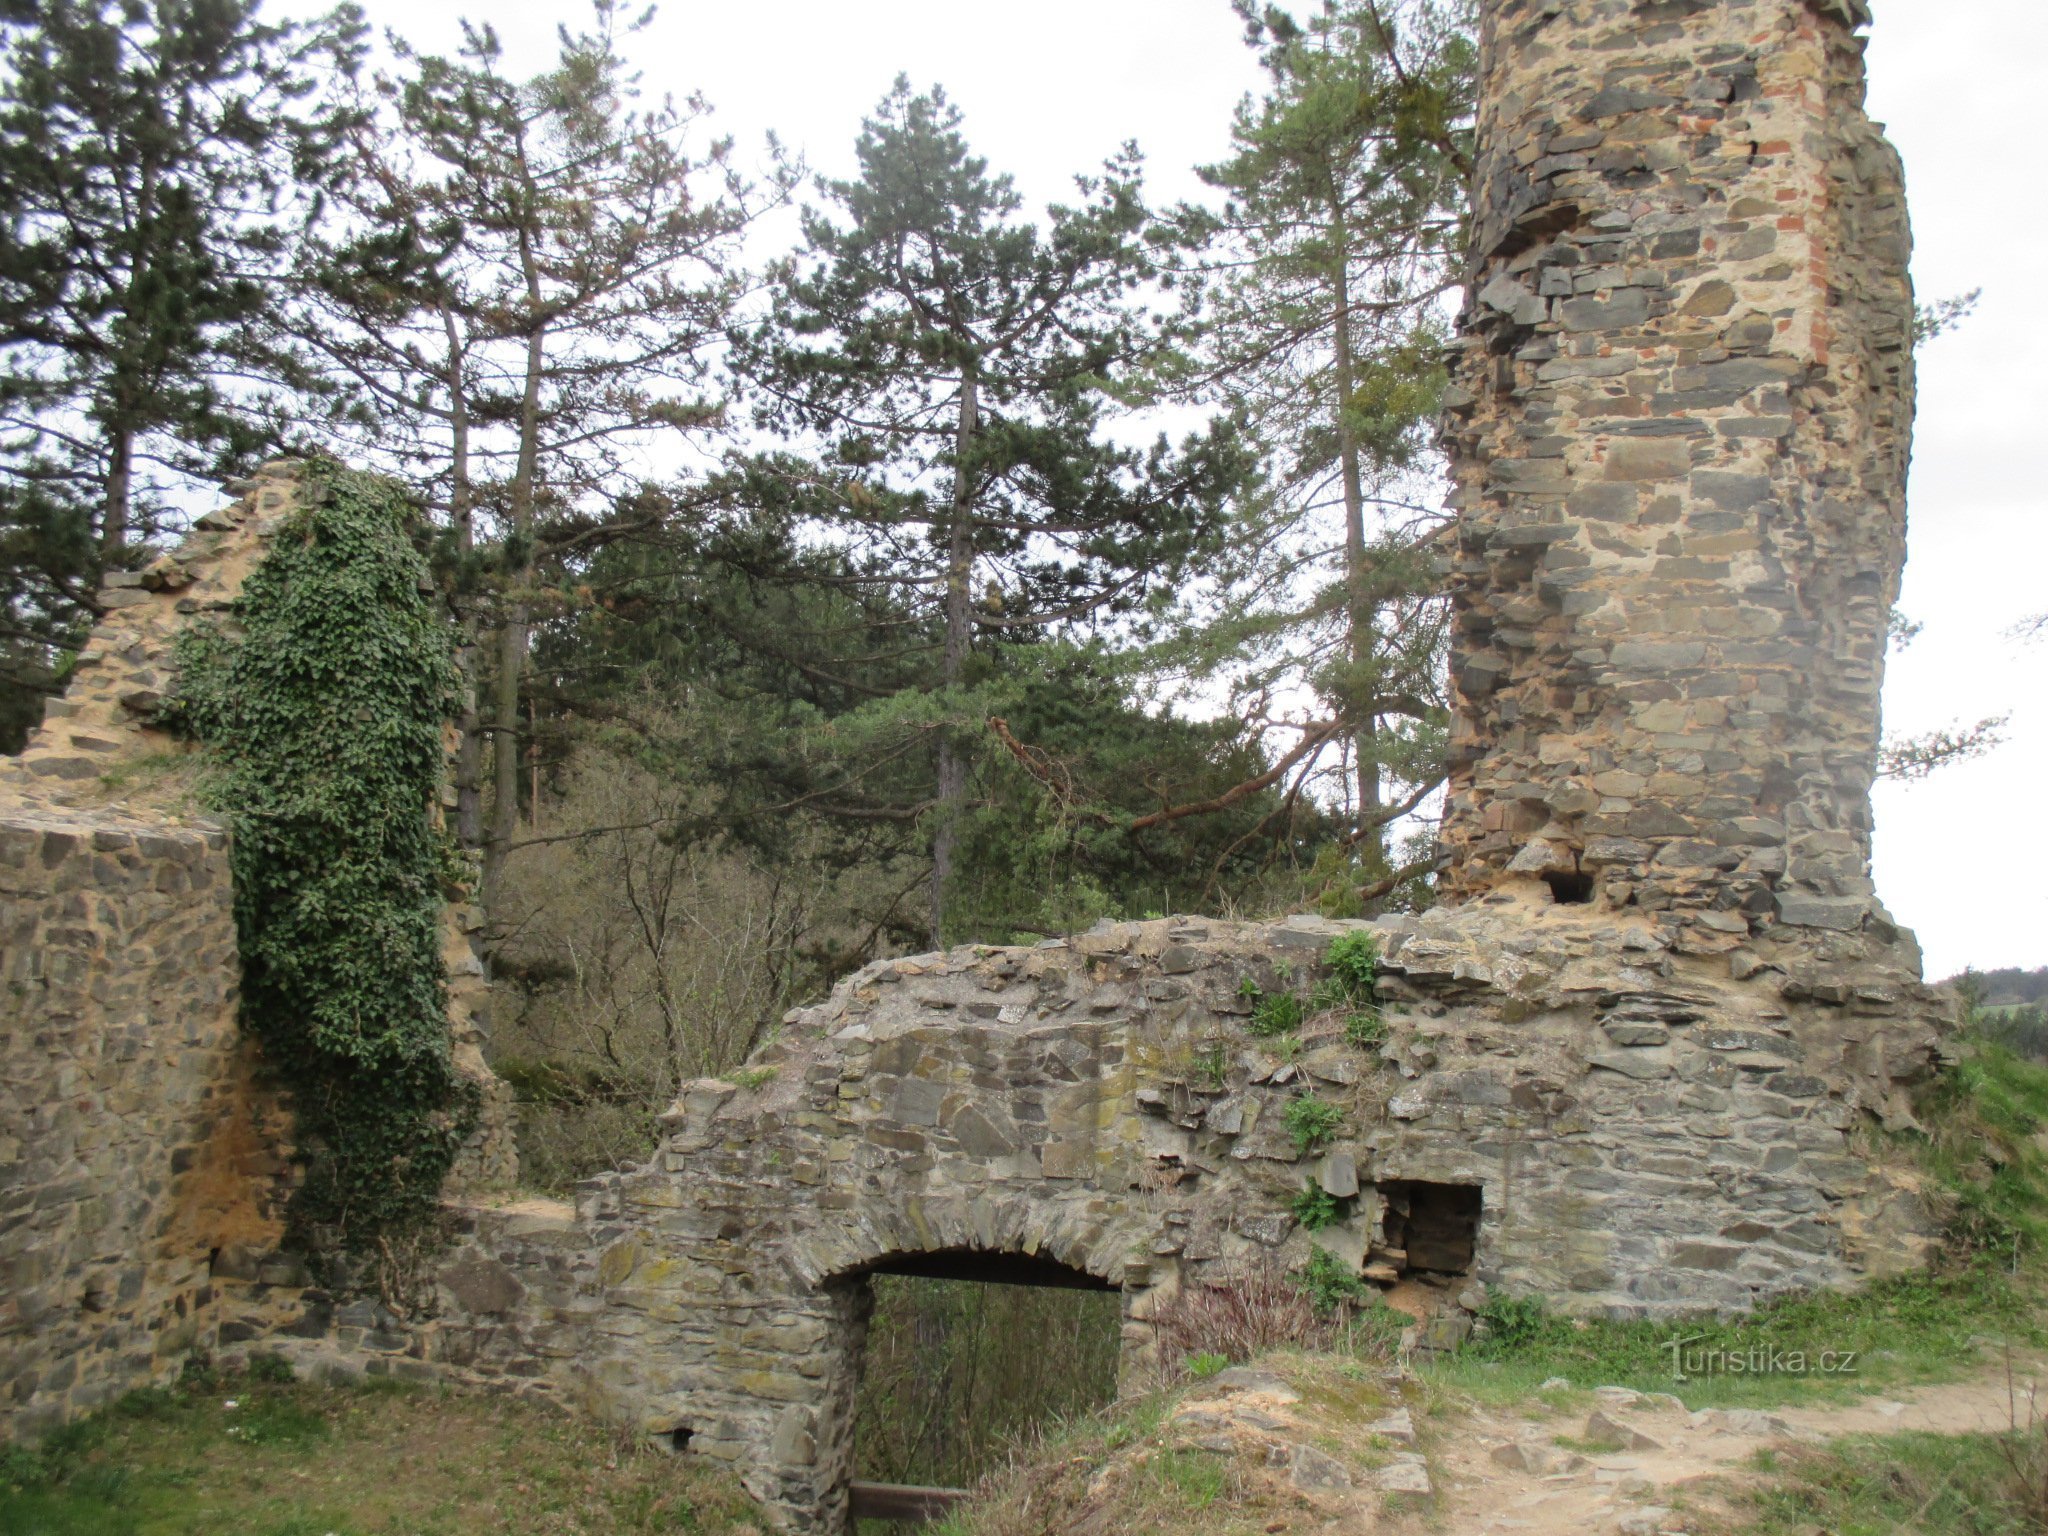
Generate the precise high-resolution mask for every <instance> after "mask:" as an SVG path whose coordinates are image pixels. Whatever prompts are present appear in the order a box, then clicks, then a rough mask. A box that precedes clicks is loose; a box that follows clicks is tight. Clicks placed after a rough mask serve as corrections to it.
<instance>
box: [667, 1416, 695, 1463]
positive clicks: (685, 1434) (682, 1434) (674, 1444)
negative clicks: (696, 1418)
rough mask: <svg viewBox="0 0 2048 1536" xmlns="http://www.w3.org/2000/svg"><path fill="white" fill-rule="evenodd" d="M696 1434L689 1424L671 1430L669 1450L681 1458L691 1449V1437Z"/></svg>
mask: <svg viewBox="0 0 2048 1536" xmlns="http://www.w3.org/2000/svg"><path fill="white" fill-rule="evenodd" d="M695 1433H696V1431H695V1430H693V1429H691V1428H690V1427H689V1426H688V1425H687V1424H685V1425H681V1426H679V1427H678V1428H675V1429H672V1430H670V1431H669V1432H668V1448H669V1449H670V1450H672V1451H674V1452H675V1453H676V1454H677V1455H678V1456H680V1455H681V1454H682V1453H683V1452H684V1451H687V1450H688V1449H689V1448H690V1436H691V1435H693V1434H695Z"/></svg>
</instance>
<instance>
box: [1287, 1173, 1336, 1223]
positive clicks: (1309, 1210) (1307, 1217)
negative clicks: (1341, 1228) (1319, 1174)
mask: <svg viewBox="0 0 2048 1536" xmlns="http://www.w3.org/2000/svg"><path fill="white" fill-rule="evenodd" d="M1289 1209H1290V1210H1291V1211H1292V1212H1293V1215H1294V1219H1295V1220H1296V1221H1298V1222H1300V1223H1301V1225H1302V1227H1303V1228H1304V1229H1305V1230H1307V1231H1310V1232H1320V1231H1322V1230H1323V1228H1325V1227H1332V1226H1335V1225H1336V1224H1337V1220H1338V1218H1339V1217H1340V1216H1342V1215H1343V1208H1342V1206H1341V1204H1340V1203H1339V1201H1338V1199H1337V1197H1336V1196H1335V1195H1333V1194H1331V1193H1330V1192H1329V1191H1328V1190H1327V1189H1324V1188H1323V1186H1322V1185H1320V1184H1318V1183H1316V1181H1315V1180H1314V1179H1310V1180H1309V1181H1308V1182H1307V1183H1306V1184H1304V1185H1302V1187H1301V1193H1300V1194H1298V1195H1296V1196H1295V1197H1294V1204H1293V1205H1292V1206H1290V1207H1289Z"/></svg>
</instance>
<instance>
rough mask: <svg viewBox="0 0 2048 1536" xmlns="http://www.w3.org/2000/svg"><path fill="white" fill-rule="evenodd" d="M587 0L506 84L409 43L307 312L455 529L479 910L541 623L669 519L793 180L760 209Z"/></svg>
mask: <svg viewBox="0 0 2048 1536" xmlns="http://www.w3.org/2000/svg"><path fill="white" fill-rule="evenodd" d="M593 9H594V13H595V14H594V23H593V26H592V29H591V30H589V31H587V32H580V33H572V32H569V31H568V30H566V29H564V31H563V33H562V42H561V53H560V56H559V58H558V59H557V61H556V63H555V64H554V65H553V67H551V68H550V69H548V70H546V71H544V72H543V73H541V74H540V75H538V76H536V77H535V78H533V79H531V80H525V81H521V80H514V79H511V78H509V77H507V76H506V75H505V74H504V73H503V72H502V69H501V67H500V66H501V53H502V51H501V47H500V44H499V41H498V38H497V36H496V34H495V33H494V32H493V30H492V29H491V28H490V27H488V26H476V25H468V24H466V25H465V31H464V46H463V48H462V50H461V52H460V54H459V55H458V56H457V57H455V58H453V59H449V58H441V57H434V56H419V55H415V54H414V53H413V52H412V51H411V50H409V49H407V48H406V47H405V46H404V45H403V44H402V43H397V44H395V47H396V49H397V51H398V53H399V56H400V61H401V65H402V72H401V74H400V75H398V76H397V77H386V78H384V79H382V80H380V81H379V82H377V85H378V90H379V92H380V93H381V95H382V96H383V98H384V99H385V101H386V102H387V103H388V104H389V105H388V110H387V111H385V112H384V113H381V114H377V115H374V116H373V115H371V114H369V113H366V114H365V119H364V124H363V127H362V128H361V130H360V131H359V132H358V133H357V135H356V136H355V137H354V139H353V141H352V148H353V156H354V158H353V162H352V170H353V174H352V177H351V180H350V182H349V184H348V186H347V189H346V204H347V207H348V209H349V212H350V215H351V217H350V221H349V232H348V237H347V238H345V239H337V240H335V241H333V242H331V243H330V244H329V245H328V246H327V247H326V248H325V249H324V250H323V251H322V252H321V255H320V260H319V262H318V263H317V265H316V267H315V268H314V270H313V272H312V277H313V287H314V289H315V291H316V293H317V298H318V302H317V303H316V304H315V305H313V306H311V307H310V308H309V309H308V310H307V311H306V313H305V314H304V315H303V316H302V320H301V328H302V330H303V332H304V334H305V335H306V336H307V338H308V339H309V341H312V342H314V343H315V344H317V345H318V346H319V347H320V348H321V350H322V351H323V353H324V354H325V356H326V357H327V358H328V359H329V361H330V363H331V364H332V365H333V366H334V367H335V368H337V369H338V370H340V371H341V372H342V373H344V374H345V375H346V376H347V377H348V379H349V380H351V381H352V383H353V385H354V386H355V393H354V394H353V396H352V399H351V414H352V418H353V420H354V422H355V424H356V425H357V427H358V428H360V429H362V436H361V439H360V442H361V449H362V453H363V456H364V457H367V458H370V459H372V460H382V461H383V462H387V463H392V464H393V465H394V467H396V468H398V469H399V470H400V471H401V472H403V473H406V474H407V475H409V476H411V477H413V478H415V479H417V480H420V481H422V482H423V483H424V484H425V485H426V486H427V487H428V489H429V491H430V494H431V496H432V498H433V499H434V500H435V501H436V502H437V503H438V504H439V505H440V506H441V507H442V509H443V510H444V512H445V515H446V519H447V526H448V529H449V534H450V542H451V544H452V545H453V546H454V548H453V556H454V560H453V564H454V566H455V569H456V571H457V573H458V574H457V599H458V602H459V603H460V604H461V605H462V606H463V607H464V609H465V611H466V613H467V615H468V616H469V617H470V618H471V619H472V620H473V621H474V622H475V623H476V625H477V627H478V629H479V631H480V635H481V641H482V648H483V649H484V650H486V651H487V652H488V653H489V655H488V668H489V673H490V678H489V690H490V691H489V698H488V700H487V701H486V700H476V701H475V702H473V704H472V706H471V708H470V709H469V710H468V712H467V714H466V718H465V720H464V721H463V726H464V729H463V734H462V746H461V753H460V757H459V760H458V765H457V777H458V794H459V802H460V803H459V806H458V812H457V827H458V832H459V835H460V836H461V837H462V839H463V841H464V842H465V843H466V844H468V845H469V846H472V847H477V846H481V847H482V849H483V852H484V905H485V909H486V913H487V914H488V913H489V912H490V911H491V910H492V905H493V903H492V897H493V894H494V892H495V890H496V887H497V883H498V877H499V874H500V872H501V870H502V866H503V861H504V858H505V856H506V854H507V852H508V851H509V850H510V848H511V845H512V843H513V841H514V839H515V837H516V835H517V831H518V817H519V808H520V804H521V789H520V781H521V772H520V770H521V764H522V757H523V749H524V747H525V746H526V745H527V738H528V730H527V726H526V724H525V722H526V721H529V720H530V719H531V705H532V700H531V696H530V692H529V689H528V677H527V658H528V650H529V645H530V639H531V634H532V630H533V627H534V625H535V624H536V623H540V622H544V621H545V620H546V619H547V618H548V617H549V616H550V615H551V614H555V613H559V612H561V611H563V608H564V606H565V604H566V605H573V604H574V602H576V601H577V599H576V598H575V597H574V596H573V595H571V594H572V591H573V588H574V585H575V582H576V572H577V569H578V566H579V564H580V563H582V562H585V561H587V560H588V559H589V558H590V557H591V555H592V554H593V553H594V552H595V551H597V550H598V549H600V548H602V547H603V546H604V545H606V544H607V543H608V542H610V541H612V540H614V539H618V538H622V537H628V536H632V537H644V536H647V535H648V534H649V533H650V531H651V530H652V529H653V528H654V527H655V526H656V525H658V524H660V523H661V522H662V521H663V520H664V519H672V518H674V517H676V516H678V515H680V509H679V508H678V505H677V503H676V499H675V498H673V497H669V498H663V497H657V496H642V495H639V494H637V493H638V491H639V489H640V487H641V484H642V482H643V479H644V478H645V477H646V476H647V475H648V474H649V472H650V470H651V469H652V468H653V467H654V466H655V465H657V464H665V463H668V462H672V461H673V460H674V459H675V458H676V457H678V456H680V455H679V452H678V450H677V447H676V445H677V444H678V443H682V444H687V443H690V442H696V441H699V440H701V438H702V437H703V435H704V434H705V433H707V432H710V431H712V430H714V429H716V428H717V426H718V425H719V424H720V422H721V419H722V411H723V405H722V402H721V400H720V399H719V398H718V394H717V390H716V388H715V381H714V380H712V378H711V377H710V373H711V368H710V352H709V344H710V343H711V342H713V341H714V340H717V339H719V338H721V337H722V335H723V332H724V329H725V326H726V324H727V322H728V320H729V318H730V314H731V308H732V305H733V303H734V301H735V300H736V298H737V297H738V295H739V293H740V285H741V277H740V274H739V271H738V269H737V266H736V258H737V254H738V248H739V242H740V239H741V237H742V234H743V232H744V230H745V228H746V226H747V225H748V223H749V221H750V220H751V219H752V218H753V217H755V216H756V214H758V212H759V211H760V209H761V206H762V204H763V203H764V202H765V201H772V200H773V199H774V198H775V197H777V196H779V195H780V192H781V191H782V189H783V183H782V182H781V181H780V180H778V179H771V185H770V187H769V191H768V194H767V197H766V198H757V197H756V195H755V194H754V192H753V189H752V188H750V187H749V186H748V184H747V183H746V182H745V180H744V179H743V178H742V177H741V176H740V175H739V174H738V173H737V172H736V171H735V170H734V168H733V167H732V165H731V161H730V155H731V141H730V140H728V139H722V138H708V139H706V138H704V136H703V135H702V133H701V129H702V126H703V120H704V118H705V117H706V115H707V114H708V112H709V108H708V107H707V106H706V105H705V103H704V102H703V101H702V100H700V99H698V98H695V97H692V98H690V99H688V100H686V101H684V102H681V103H676V102H674V101H671V100H667V99H664V100H662V101H660V102H658V103H654V104H652V105H647V106H643V105H641V104H639V102H638V100H637V86H636V79H637V77H636V76H635V75H634V74H633V72H632V70H631V68H630V66H629V64H628V63H627V61H626V59H625V57H624V50H625V49H626V48H627V47H628V46H630V44H629V40H630V38H631V37H632V36H633V35H634V34H635V33H637V32H638V31H639V30H640V29H641V28H643V27H645V26H646V25H647V23H648V22H649V21H650V20H651V18H652V14H653V13H652V11H651V10H650V11H648V12H645V13H643V14H642V15H640V16H639V17H638V18H637V19H632V20H628V19H626V18H624V17H622V15H621V14H620V12H619V10H618V7H617V6H616V5H615V4H613V3H611V0H596V3H595V5H594V7H593ZM700 139H701V140H702V142H701V143H700V142H699V141H700ZM475 686H476V685H475V682H474V680H473V681H472V689H473V690H474V688H475ZM487 739H488V741H489V743H490V748H491V757H492V772H491V775H490V778H491V783H492V793H491V797H490V825H489V827H488V829H486V828H485V826H484V824H483V822H484V817H483V810H484V798H483V794H482V783H481V781H482V779H483V777H484V774H483V759H484V748H485V742H486V740H487Z"/></svg>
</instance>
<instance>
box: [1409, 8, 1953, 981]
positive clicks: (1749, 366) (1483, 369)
mask: <svg viewBox="0 0 2048 1536" xmlns="http://www.w3.org/2000/svg"><path fill="white" fill-rule="evenodd" d="M1482 11H1483V34H1482V71H1483V79H1482V85H1481V90H1480V101H1481V103H1482V105H1481V109H1480V113H1481V115H1480V122H1479V134H1478V144H1479V165H1478V174H1477V178H1476V186H1475V191H1476V207H1475V220H1476V226H1475V238H1474V246H1473V266H1472V272H1471V286H1470V290H1469V297H1468V302H1467V310H1466V313H1465V315H1464V336H1465V340H1464V346H1463V349H1462V353H1461V356H1460V359H1459V361H1458V364H1457V368H1456V382H1455V387H1454V388H1453V390H1452V394H1451V402H1450V403H1451V412H1450V415H1449V418H1448V426H1447V432H1446V436H1447V442H1448V446H1449V449H1450V453H1451V459H1452V466H1453V472H1454V476H1455V481H1456V492H1455V498H1454V505H1455V508H1456V511H1457V525H1456V540H1457V545H1456V553H1455V567H1454V572H1453V576H1452V584H1451V592H1452V601H1453V604H1454V611H1455V638H1454V641H1453V645H1454V658H1453V673H1454V688H1455V723H1454V727H1453V738H1452V768H1451V778H1450V790H1449V799H1448V803H1447V807H1446V812H1445V817H1444V828H1443V839H1444V843H1445V845H1446V850H1447V851H1448V853H1449V854H1450V855H1451V859H1452V863H1451V867H1450V871H1449V874H1448V876H1447V879H1446V890H1447V895H1448V896H1449V898H1450V899H1451V900H1453V901H1466V900H1470V899H1472V898H1474V897H1477V896H1479V895H1482V894H1484V893H1486V892H1488V891H1491V890H1494V889H1496V888H1499V887H1501V886H1503V885H1511V884H1515V883H1517V882H1523V883H1525V884H1524V888H1526V889H1531V890H1534V888H1535V882H1537V881H1539V880H1544V881H1548V883H1549V884H1550V886H1551V888H1552V890H1553V891H1554V892H1555V893H1556V895H1557V896H1558V898H1559V899H1561V900H1577V901H1588V900H1590V901H1596V902H1599V903H1601V904H1603V905H1606V906H1610V907H1634V908H1638V909H1645V910H1650V911H1658V912H1668V913H1671V914H1673V915H1674V917H1675V918H1676V920H1677V921H1678V922H1680V923H1681V924H1683V925H1685V926H1686V927H1688V928H1691V929H1695V930H1698V936H1699V937H1701V938H1703V939H1704V938H1706V937H1707V936H1708V935H1710V934H1721V935H1725V936H1726V937H1725V939H1724V940H1723V942H1729V943H1732V942H1739V940H1740V936H1742V935H1744V934H1746V933H1748V932H1749V931H1750V930H1752V929H1755V928H1759V927H1762V926H1766V925H1769V924H1771V923H1773V922H1778V923H1785V924H1791V925H1800V926H1808V927H1822V928H1834V929H1850V928H1855V927H1857V926H1859V925H1860V924H1861V923H1862V921H1863V917H1864V914H1865V912H1866V910H1867V909H1868V905H1869V903H1868V898H1869V897H1870V894H1871V884H1870V801H1869V796H1870V785H1871V780H1872V777H1873V774H1874V771H1875V767H1876V759H1877V748H1878V688H1879V684H1880V682H1881V680H1882V676H1883V668H1884V649H1885V640H1886V629H1887V617H1888V614H1889V612H1890V609H1891V605H1892V603H1893V601H1894V599H1895V598H1896V596H1897V591H1898V584H1899V574H1900V567H1901V564H1902V562H1903V559H1904V553H1905V481H1906V461H1907V453H1908V447H1909V438H1910V433H1911V424H1912V415H1913V362H1912V327H1913V300H1912V290H1911V286H1910V283H1909V281H1908V278H1907V271H1906V265H1907V256H1908V253H1909V249H1910V236H1909V234H1908V230H1907V222H1906V210H1905V200H1904V194H1903V191H1902V182H1901V171H1900V166H1899V161H1898V157H1897V155H1896V154H1895V153H1894V152H1893V150H1892V149H1891V147H1890V146H1889V145H1888V144H1887V143H1886V142H1885V140H1884V138H1883V137H1882V136H1881V134H1880V133H1879V131H1878V129H1877V127H1876V125H1874V124H1873V123H1872V122H1871V121H1870V120H1869V118H1868V117H1867V116H1866V115H1865V113H1864V110H1863V92H1864V76H1863V44H1862V42H1861V40H1860V39H1859V38H1858V37H1857V36H1856V35H1855V29H1856V27H1857V26H1858V25H1859V24H1860V23H1863V22H1865V21H1867V20H1868V19H1869V18H1868V15H1867V13H1866V12H1865V9H1864V0H1486V3H1485V4H1484V5H1483V6H1482ZM1538 894H1540V892H1539V893H1538Z"/></svg>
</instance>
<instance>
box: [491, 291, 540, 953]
mask: <svg viewBox="0 0 2048 1536" xmlns="http://www.w3.org/2000/svg"><path fill="white" fill-rule="evenodd" d="M527 295H528V300H529V302H530V303H531V304H532V306H533V309H534V311H535V313H536V314H537V313H538V312H539V309H540V302H541V293H540V278H539V274H538V271H537V269H536V268H535V266H534V263H533V261H532V259H531V256H530V255H529V257H528V260H527ZM546 359H547V330H546V327H545V326H544V325H542V324H541V323H540V322H539V321H538V320H536V321H535V322H534V330H533V334H532V335H531V336H529V337H528V338H527V343H526V389H525V393H524V395H523V397H522V398H521V401H520V406H519V458H518V461H517V467H516V468H515V469H514V470H513V474H512V485H511V518H510V522H511V527H510V528H509V529H508V530H507V532H508V534H509V535H510V538H511V541H512V544H513V546H514V547H515V549H516V550H517V551H518V552H519V555H520V564H519V566H518V568H517V569H516V570H514V571H511V572H509V573H508V574H510V576H511V579H512V581H513V582H514V583H515V584H516V585H517V586H520V587H525V586H528V585H530V584H531V583H532V581H533V575H534V566H533V533H534V490H535V486H534V481H535V478H536V475H537V473H538V464H539V457H540V384H541V375H542V372H543V369H544V366H545V363H546ZM527 620H528V614H527V609H526V604H525V603H523V602H517V601H514V602H508V603H507V604H506V605H505V610H504V619H503V621H502V627H501V628H500V629H499V631H498V674H497V679H496V686H495V688H494V689H493V698H492V708H491V763H492V768H493V773H492V785H491V835H490V838H489V840H488V842H486V843H485V845H484V921H485V923H486V925H487V932H488V933H490V934H491V935H492V936H493V939H494V940H495V937H496V935H497V934H499V933H501V932H502V931H503V930H502V926H501V923H502V919H503V916H504V890H505V860H506V858H507V857H508V856H509V854H510V853H511V851H512V844H513V841H514V840H515V839H516V838H517V837H518V835H519V734H520V733H519V685H520V683H521V681H522V680H523V678H524V676H525V673H526V635H527Z"/></svg>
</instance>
